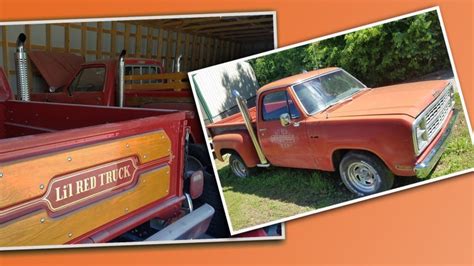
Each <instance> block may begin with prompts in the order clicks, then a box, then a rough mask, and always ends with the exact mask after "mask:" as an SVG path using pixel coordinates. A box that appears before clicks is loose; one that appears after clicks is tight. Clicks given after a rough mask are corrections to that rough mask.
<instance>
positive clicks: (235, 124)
mask: <svg viewBox="0 0 474 266" xmlns="http://www.w3.org/2000/svg"><path fill="white" fill-rule="evenodd" d="M249 114H250V118H251V119H252V125H253V127H254V128H255V121H256V114H257V111H256V108H255V107H252V108H250V109H249ZM207 128H208V129H209V131H210V132H211V136H212V137H214V136H215V135H219V134H222V133H225V132H232V131H238V130H246V128H245V123H244V118H243V117H242V114H241V113H240V112H239V113H236V114H233V115H231V116H229V117H226V118H224V119H222V120H220V121H217V122H215V123H212V124H210V125H208V126H207Z"/></svg>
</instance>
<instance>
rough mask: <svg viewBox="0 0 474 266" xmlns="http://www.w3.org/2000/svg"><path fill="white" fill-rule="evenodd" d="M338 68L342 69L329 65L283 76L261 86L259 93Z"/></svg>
mask: <svg viewBox="0 0 474 266" xmlns="http://www.w3.org/2000/svg"><path fill="white" fill-rule="evenodd" d="M337 69H340V68H338V67H327V68H321V69H317V70H313V71H308V72H305V73H301V74H296V75H293V76H289V77H286V78H282V79H279V80H276V81H273V82H270V83H268V84H267V85H265V86H263V87H261V88H260V89H259V90H258V93H262V92H265V91H267V90H272V89H276V88H283V87H289V86H291V85H293V84H295V83H298V82H300V81H302V80H305V79H309V78H311V77H315V76H319V75H322V74H325V73H328V72H331V71H334V70H337Z"/></svg>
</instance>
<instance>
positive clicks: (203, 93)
mask: <svg viewBox="0 0 474 266" xmlns="http://www.w3.org/2000/svg"><path fill="white" fill-rule="evenodd" d="M192 79H193V80H192V82H194V84H193V85H194V88H195V89H196V92H197V94H198V97H199V100H200V105H201V110H202V111H203V112H202V113H203V114H204V116H205V120H206V123H209V122H216V121H218V120H220V119H222V118H224V117H227V116H229V115H232V114H234V113H236V112H238V108H237V105H236V103H235V98H234V97H233V96H232V90H237V91H238V92H239V93H240V95H242V96H243V97H244V98H245V99H247V101H248V105H249V107H251V106H255V95H256V92H257V89H258V88H259V85H258V82H257V78H256V77H255V72H254V71H253V69H252V66H251V65H250V64H249V63H247V62H231V63H226V64H223V65H221V66H219V67H215V68H210V69H208V70H206V71H205V72H200V73H199V72H198V73H197V74H195V75H194V76H193V78H192Z"/></svg>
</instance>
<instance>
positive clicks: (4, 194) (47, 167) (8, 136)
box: [0, 49, 214, 247]
mask: <svg viewBox="0 0 474 266" xmlns="http://www.w3.org/2000/svg"><path fill="white" fill-rule="evenodd" d="M16 59H17V61H23V59H24V55H23V54H22V51H21V49H20V51H19V52H18V53H17V58H16ZM23 63H24V62H23ZM17 71H18V73H19V77H20V78H19V79H18V83H19V86H18V87H19V88H20V93H21V94H22V97H23V98H25V97H26V98H27V97H28V92H27V91H26V90H24V88H25V87H24V86H23V85H24V83H26V82H27V79H26V71H27V69H26V68H25V67H22V65H21V62H20V63H19V64H17ZM22 77H23V78H22ZM21 88H23V89H21ZM186 116H187V114H186V112H183V111H167V110H154V109H137V108H117V107H105V106H87V105H72V104H59V103H42V102H32V101H19V100H14V98H13V93H12V90H11V88H10V86H9V84H8V82H7V78H6V76H5V74H4V72H3V69H1V68H0V247H8V246H36V245H51V244H66V243H96V242H108V241H134V240H137V239H141V240H146V239H148V240H172V239H188V238H196V237H199V236H200V235H202V234H204V233H205V232H206V230H207V228H208V226H209V223H210V220H211V219H212V216H213V214H214V209H213V208H212V207H211V206H210V205H207V204H202V205H201V206H196V205H194V207H195V208H193V199H197V198H199V196H200V194H201V193H202V190H203V180H204V177H203V172H202V171H196V172H186V171H185V164H186V156H187V155H186V150H187V145H188V138H189V127H188V125H187V118H186Z"/></svg>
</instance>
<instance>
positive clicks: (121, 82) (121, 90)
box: [117, 50, 127, 107]
mask: <svg viewBox="0 0 474 266" xmlns="http://www.w3.org/2000/svg"><path fill="white" fill-rule="evenodd" d="M126 53H127V51H126V50H122V52H121V53H120V56H119V60H118V72H119V74H118V93H117V94H118V97H117V103H118V106H119V107H123V102H124V98H125V54H126Z"/></svg>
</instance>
